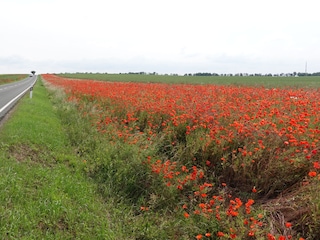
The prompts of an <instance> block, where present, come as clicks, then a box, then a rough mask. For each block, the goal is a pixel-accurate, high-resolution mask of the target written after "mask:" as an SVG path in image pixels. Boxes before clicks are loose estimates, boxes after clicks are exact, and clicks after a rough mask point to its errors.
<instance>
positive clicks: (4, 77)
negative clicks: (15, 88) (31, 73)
mask: <svg viewBox="0 0 320 240" xmlns="http://www.w3.org/2000/svg"><path fill="white" fill-rule="evenodd" d="M26 77H28V75H27V74H0V85H1V84H6V83H10V82H14V81H18V80H22V79H24V78H26Z"/></svg>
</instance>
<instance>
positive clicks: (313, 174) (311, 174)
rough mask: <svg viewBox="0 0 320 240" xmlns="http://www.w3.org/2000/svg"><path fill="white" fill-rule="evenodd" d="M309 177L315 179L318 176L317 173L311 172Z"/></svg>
mask: <svg viewBox="0 0 320 240" xmlns="http://www.w3.org/2000/svg"><path fill="white" fill-rule="evenodd" d="M308 175H309V177H315V176H317V172H314V171H311V172H309V173H308Z"/></svg>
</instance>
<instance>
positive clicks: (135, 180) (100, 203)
mask: <svg viewBox="0 0 320 240" xmlns="http://www.w3.org/2000/svg"><path fill="white" fill-rule="evenodd" d="M43 84H44V83H43V82H42V81H41V80H39V81H38V82H37V84H36V86H35V88H34V95H33V98H32V99H29V98H27V97H25V98H23V99H22V101H21V102H20V104H19V106H18V108H17V110H16V111H15V112H14V114H13V115H12V117H11V119H10V120H9V121H8V122H7V123H6V124H5V125H4V126H3V128H2V129H1V131H0V163H1V164H0V168H1V169H0V186H1V189H3V190H2V191H1V193H0V205H1V210H0V236H1V237H2V238H3V239H140V240H144V239H195V236H196V235H197V234H199V233H203V234H205V232H204V231H205V230H206V231H208V232H211V233H213V234H215V233H217V232H219V231H221V230H223V229H222V228H225V230H229V228H231V227H233V228H234V227H235V226H233V225H231V223H232V221H228V220H230V218H224V219H226V221H225V222H223V223H222V224H221V223H220V225H219V223H218V222H217V220H216V219H215V217H214V218H208V219H206V218H203V217H201V216H200V215H198V214H191V212H190V216H188V217H185V216H186V215H185V213H184V211H189V209H188V210H184V209H183V208H182V207H181V206H182V205H183V204H184V202H182V201H181V199H182V198H181V192H180V191H178V190H177V189H174V188H168V187H167V186H166V181H164V180H163V176H157V175H155V174H152V173H151V172H152V171H151V169H150V166H149V165H148V164H144V163H145V161H146V160H147V159H148V156H156V155H158V151H159V146H158V145H159V143H157V139H154V140H155V144H154V145H150V142H149V140H147V139H146V137H147V135H141V137H138V136H136V135H135V136H134V137H137V138H139V141H138V142H136V143H134V144H133V143H130V141H125V140H124V139H123V138H120V137H119V136H118V135H117V134H118V133H119V130H118V129H117V126H114V125H113V124H109V125H107V126H106V129H105V132H104V134H101V132H99V131H98V130H97V129H96V127H93V125H95V120H96V121H99V120H100V119H99V118H98V119H95V116H99V114H103V113H101V112H100V111H101V109H98V107H97V104H99V102H95V101H94V100H93V101H84V102H81V101H77V100H76V99H74V101H70V102H67V101H66V96H65V95H64V94H63V93H62V92H61V91H60V90H58V89H53V88H52V86H50V85H49V84H48V85H47V84H46V85H45V86H44V85H43ZM101 107H102V108H103V107H105V106H101ZM104 109H106V108H104ZM124 114H125V113H124ZM100 117H101V116H100ZM139 136H140V135H139ZM143 146H145V147H143ZM159 157H160V156H159ZM163 159H164V160H165V158H163ZM308 186H309V187H310V188H304V189H305V190H304V191H300V190H299V188H297V189H296V190H295V191H296V192H295V195H293V196H292V198H289V197H283V198H280V199H277V202H276V201H275V202H268V203H265V205H266V207H265V209H266V210H265V213H264V212H263V218H266V220H269V219H270V221H269V222H270V226H266V231H267V230H270V229H271V230H272V229H273V230H274V233H277V232H279V229H280V230H281V229H283V226H282V225H283V224H284V222H283V221H285V220H287V219H284V216H283V215H281V216H280V213H278V212H279V211H281V210H286V209H287V208H288V206H289V208H290V209H289V210H292V211H294V212H298V210H297V209H300V208H301V206H304V205H307V207H309V208H312V210H311V211H310V209H306V213H310V212H311V213H312V214H310V215H309V216H308V215H307V216H306V215H305V212H304V213H302V214H303V216H306V217H305V218H302V219H303V220H304V221H305V224H302V225H303V226H306V228H308V227H309V228H310V229H312V230H313V231H314V232H313V236H318V235H317V234H319V233H318V232H317V230H316V229H319V228H318V227H319V224H318V222H319V221H317V220H318V219H319V217H320V216H319V215H320V214H319V194H318V192H319V191H318V190H319V187H318V186H319V185H318V181H317V180H315V179H314V180H313V181H311V182H310V183H309V185H308ZM192 191H193V188H192V186H191V187H190V195H191V194H192ZM223 191H224V190H223ZM225 194H227V192H226V193H225ZM294 199H298V200H299V202H297V201H293V200H294ZM281 201H282V202H281ZM198 203H199V202H197V200H196V199H194V202H193V204H194V207H197V206H198ZM288 204H291V205H288ZM303 204H304V205H303ZM191 207H192V206H190V211H191V209H192V208H191ZM221 208H223V209H224V206H223V205H221ZM260 213H261V208H260V204H259V205H258V206H255V207H254V208H253V209H252V213H251V214H252V216H257V215H258V214H260ZM269 213H275V215H270V216H269V215H268V214H269ZM279 217H280V218H281V219H280V220H279V219H276V218H279ZM293 217H295V216H293ZM281 221H282V223H283V224H282V225H279V226H278V225H275V224H274V223H278V222H281ZM242 222H243V221H242V218H239V220H238V221H236V222H235V224H236V227H239V229H240V230H243V231H247V227H245V226H242V225H243V223H242ZM241 226H242V228H241ZM248 227H249V226H248ZM299 230H300V229H299ZM284 231H288V230H287V229H284ZM303 232H309V233H310V230H309V229H301V230H300V231H299V233H303ZM245 234H246V233H245V232H244V233H243V235H242V236H245ZM246 237H248V236H246ZM205 239H216V237H215V235H212V236H211V237H208V238H205ZM248 239H252V238H249V237H248Z"/></svg>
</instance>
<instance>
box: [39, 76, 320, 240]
mask: <svg viewBox="0 0 320 240" xmlns="http://www.w3.org/2000/svg"><path fill="white" fill-rule="evenodd" d="M43 77H44V79H45V80H46V81H47V82H50V83H51V84H53V85H55V86H59V87H62V88H64V89H65V91H66V93H67V94H69V100H72V101H80V100H81V101H82V100H84V101H91V102H92V101H94V102H96V106H95V109H96V111H95V112H91V113H88V114H91V115H92V117H93V119H95V125H96V127H97V128H98V130H100V131H101V132H105V131H106V129H107V128H108V126H109V125H110V124H112V125H114V126H117V129H118V132H116V133H115V138H120V139H123V140H124V141H127V142H129V143H132V144H135V143H137V142H138V141H139V139H140V137H141V136H143V137H145V139H147V140H148V141H150V144H151V143H153V142H152V141H153V139H154V138H155V137H156V136H157V134H159V133H164V134H165V135H166V136H168V137H167V138H165V140H166V142H165V144H164V145H163V146H164V147H163V148H162V151H164V153H165V154H167V155H166V156H168V158H169V159H168V160H165V161H162V160H159V159H157V157H156V158H153V157H149V158H148V161H147V163H148V164H150V167H151V169H152V172H153V173H155V174H159V175H161V176H162V177H163V179H164V181H165V183H166V185H167V186H168V187H174V188H176V189H177V190H178V191H181V192H183V191H184V189H185V188H188V190H190V189H192V190H193V196H188V198H189V199H192V201H193V202H197V204H193V205H192V206H191V205H190V207H189V209H188V212H187V211H186V209H187V207H186V206H187V205H188V204H185V205H183V209H184V216H185V217H186V218H190V217H191V214H197V215H203V216H204V217H205V218H210V217H211V215H213V216H214V217H215V219H216V220H220V219H221V218H222V215H223V216H224V218H235V217H238V215H239V214H240V213H241V214H242V215H244V216H246V215H250V214H251V207H252V205H253V204H254V200H252V199H248V200H247V202H246V203H245V204H243V203H242V201H241V200H240V199H239V198H235V199H233V198H232V197H227V198H226V197H225V196H220V195H219V196H218V195H217V194H213V193H214V191H212V188H213V187H214V186H215V185H216V182H213V178H212V177H211V178H210V177H209V176H213V175H214V174H216V173H217V172H220V173H222V174H221V175H223V173H227V171H228V172H230V171H231V173H232V174H229V175H230V176H231V175H234V174H238V178H234V179H232V178H231V177H230V178H229V179H226V180H225V181H223V182H220V184H221V183H222V184H223V185H224V186H227V185H228V184H229V183H232V184H233V185H235V186H237V187H240V186H245V184H244V183H246V184H248V182H249V186H248V187H247V188H246V189H242V190H247V191H248V193H250V194H258V193H261V194H263V193H266V192H267V191H268V190H269V189H268V188H267V184H262V181H267V180H266V179H268V175H266V176H264V175H263V174H269V172H271V173H272V174H273V175H274V176H275V177H279V178H281V179H282V180H283V181H286V179H285V177H286V176H287V175H289V173H291V172H294V173H295V175H299V174H300V175H301V176H305V177H312V178H314V177H316V176H317V175H319V174H318V172H319V169H320V164H319V162H320V114H319V113H320V90H318V89H314V90H304V89H266V88H264V87H238V86H214V85H187V84H161V83H153V84H146V83H117V82H98V81H92V80H76V79H66V78H61V77H58V76H55V75H50V74H46V75H43ZM182 145H183V146H186V149H188V150H189V151H190V156H189V159H188V158H187V159H186V160H181V159H179V158H176V159H174V158H175V155H173V156H170V154H169V152H170V153H171V152H174V151H175V149H177V148H178V146H182ZM141 147H148V146H144V145H143V144H141ZM190 149H193V150H192V151H193V152H192V151H191V150H190ZM170 158H172V159H170ZM154 159H157V160H154ZM275 162H276V164H277V165H278V167H272V163H275ZM285 168H288V172H284V170H283V169H285ZM280 169H282V173H281V172H280ZM277 170H278V171H279V172H276V171H277ZM281 174H282V175H281ZM303 174H304V175H303ZM252 175H254V177H252ZM278 175H279V176H278ZM239 176H240V177H239ZM215 177H216V178H218V177H220V176H215ZM242 179H245V181H242ZM270 181H273V180H272V179H271V180H270ZM288 182H289V183H291V182H292V179H288ZM237 183H238V185H237ZM276 187H277V186H276ZM226 199H229V201H227V202H229V204H228V207H227V208H226V211H224V212H223V213H222V212H221V209H223V205H224V204H225V203H226ZM247 219H249V220H247ZM249 223H250V224H249ZM247 225H248V226H250V227H249V230H250V231H249V232H248V235H249V236H251V237H253V236H255V230H256V229H257V228H259V227H261V226H262V225H263V224H262V222H261V221H259V220H256V218H254V217H253V216H249V218H245V221H244V226H247ZM203 234H204V233H203ZM225 234H226V233H223V232H222V231H221V232H217V233H216V235H217V236H219V237H222V236H224V235H225ZM209 235H210V233H207V235H205V234H204V236H209ZM210 236H211V235H210ZM229 236H234V237H235V236H236V231H235V230H232V231H230V234H229ZM197 238H198V239H201V238H202V235H198V237H197ZM268 238H269V239H273V236H272V235H269V236H268Z"/></svg>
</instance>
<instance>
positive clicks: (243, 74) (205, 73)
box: [65, 72, 320, 77]
mask: <svg viewBox="0 0 320 240" xmlns="http://www.w3.org/2000/svg"><path fill="white" fill-rule="evenodd" d="M65 74H69V73H65ZM76 74H108V73H107V72H106V73H99V72H96V73H93V72H76ZM119 74H136V75H167V76H169V75H170V76H179V74H177V73H171V74H159V73H157V72H152V73H151V72H128V73H119ZM183 76H204V77H219V76H220V77H223V76H226V77H233V76H235V77H239V76H240V77H306V76H307V77H313V76H320V72H315V73H305V72H293V73H275V74H272V73H266V74H262V73H250V74H249V73H234V74H233V73H222V74H219V73H209V72H198V73H185V74H183Z"/></svg>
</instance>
